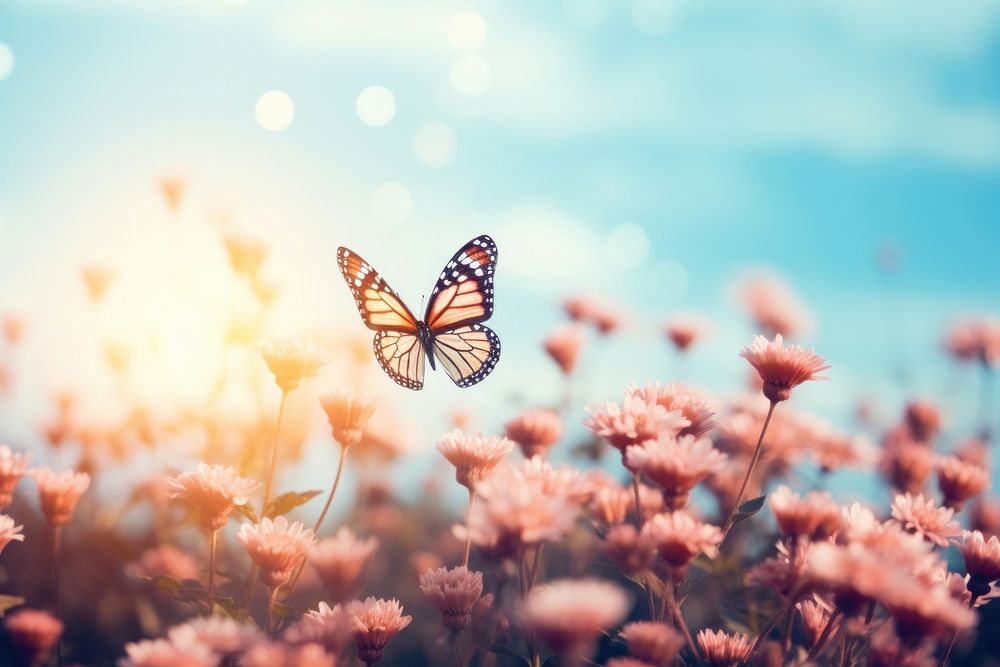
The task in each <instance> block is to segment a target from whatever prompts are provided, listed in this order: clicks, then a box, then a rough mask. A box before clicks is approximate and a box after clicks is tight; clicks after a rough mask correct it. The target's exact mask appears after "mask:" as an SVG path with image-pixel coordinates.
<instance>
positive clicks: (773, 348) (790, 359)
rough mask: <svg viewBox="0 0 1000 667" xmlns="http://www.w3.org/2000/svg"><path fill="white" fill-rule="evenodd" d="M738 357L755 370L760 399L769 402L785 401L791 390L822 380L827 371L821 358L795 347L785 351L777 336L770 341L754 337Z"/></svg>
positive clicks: (779, 336) (826, 365)
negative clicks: (757, 376) (762, 393)
mask: <svg viewBox="0 0 1000 667" xmlns="http://www.w3.org/2000/svg"><path fill="white" fill-rule="evenodd" d="M740 356H741V357H743V358H744V359H746V360H747V361H748V362H749V363H750V365H751V366H753V367H754V368H755V369H757V373H758V374H759V375H760V378H761V380H763V381H764V387H763V391H764V396H766V397H767V399H768V400H769V401H771V402H778V401H787V400H788V399H789V397H791V395H792V389H794V388H795V387H797V386H799V385H800V384H802V383H803V382H808V381H809V380H826V379H828V378H826V377H825V376H822V375H820V373H821V372H823V371H825V370H826V369H828V368H830V366H829V364H826V363H825V362H824V360H823V357H821V356H819V355H818V354H816V352H814V351H813V350H807V349H805V348H804V347H801V346H799V345H790V346H788V347H785V345H784V342H783V341H782V339H781V334H780V333H779V334H777V335H775V337H774V340H773V341H769V340H767V339H766V338H764V337H763V336H754V339H753V343H751V344H750V345H748V346H747V347H744V348H743V351H742V352H740Z"/></svg>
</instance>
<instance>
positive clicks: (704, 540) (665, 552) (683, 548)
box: [643, 510, 723, 576]
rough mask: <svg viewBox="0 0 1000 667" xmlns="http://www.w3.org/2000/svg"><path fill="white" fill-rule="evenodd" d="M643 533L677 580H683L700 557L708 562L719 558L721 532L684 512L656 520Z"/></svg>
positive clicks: (660, 515) (659, 515)
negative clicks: (695, 558)
mask: <svg viewBox="0 0 1000 667" xmlns="http://www.w3.org/2000/svg"><path fill="white" fill-rule="evenodd" d="M643 530H644V531H646V532H648V533H649V535H650V537H651V538H652V540H653V543H654V544H655V545H656V550H657V551H659V553H660V556H661V557H662V558H663V560H664V561H665V562H666V563H667V565H669V566H670V567H671V568H674V570H675V576H682V575H683V573H684V572H685V570H686V568H687V565H688V563H690V562H691V559H692V558H694V557H695V556H697V555H698V554H700V553H703V554H705V555H706V556H707V557H709V558H715V557H716V556H717V555H719V544H721V543H722V538H723V535H722V531H721V530H719V527H718V526H713V525H711V524H707V523H702V522H701V521H698V520H697V519H695V518H694V517H693V516H691V515H690V514H688V513H687V512H685V511H683V510H678V511H675V512H669V513H663V514H657V515H655V516H653V518H651V519H650V520H649V521H647V522H646V525H645V526H644V527H643Z"/></svg>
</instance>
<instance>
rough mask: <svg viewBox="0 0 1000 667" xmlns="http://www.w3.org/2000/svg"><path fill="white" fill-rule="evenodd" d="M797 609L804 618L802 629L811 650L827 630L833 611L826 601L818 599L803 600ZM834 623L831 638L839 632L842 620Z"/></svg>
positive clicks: (797, 605)
mask: <svg viewBox="0 0 1000 667" xmlns="http://www.w3.org/2000/svg"><path fill="white" fill-rule="evenodd" d="M795 607H796V609H798V611H799V616H800V617H801V618H802V629H803V630H805V635H806V646H808V647H810V648H811V647H813V646H815V645H816V642H818V641H819V638H820V636H822V634H823V630H825V629H826V626H827V623H829V622H830V616H831V615H832V614H833V609H832V608H831V607H830V606H829V605H828V604H827V603H826V602H825V601H823V600H822V599H821V598H817V597H814V598H813V599H811V600H803V601H802V602H799V603H797V604H796V605H795ZM833 623H834V625H833V628H832V630H831V634H830V635H829V636H833V635H832V633H834V632H836V631H837V628H838V627H839V625H840V620H839V619H838V620H835V621H834V622H833Z"/></svg>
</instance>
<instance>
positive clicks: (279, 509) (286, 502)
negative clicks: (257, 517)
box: [264, 491, 323, 519]
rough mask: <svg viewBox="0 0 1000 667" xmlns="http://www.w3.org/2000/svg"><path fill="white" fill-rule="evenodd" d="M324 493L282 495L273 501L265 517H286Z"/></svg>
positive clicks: (303, 492) (293, 492) (308, 492)
mask: <svg viewBox="0 0 1000 667" xmlns="http://www.w3.org/2000/svg"><path fill="white" fill-rule="evenodd" d="M321 493H323V492H322V491H289V492H288V493H282V494H281V495H280V496H278V497H277V498H275V499H274V500H272V501H271V502H270V503H269V504H268V506H267V511H266V512H264V516H267V517H270V518H272V519H273V518H274V517H276V516H284V515H285V514H288V513H289V512H291V511H292V510H293V509H295V508H296V507H299V506H300V505H305V504H306V503H307V502H309V501H310V500H312V499H313V498H315V497H316V496H318V495H319V494H321Z"/></svg>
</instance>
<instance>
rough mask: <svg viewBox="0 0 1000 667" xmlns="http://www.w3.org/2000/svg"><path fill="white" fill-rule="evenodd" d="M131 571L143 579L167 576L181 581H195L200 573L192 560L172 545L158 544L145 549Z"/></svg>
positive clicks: (199, 569)
mask: <svg viewBox="0 0 1000 667" xmlns="http://www.w3.org/2000/svg"><path fill="white" fill-rule="evenodd" d="M132 569H133V570H134V571H135V572H137V573H138V574H141V575H142V576H144V577H158V576H160V575H167V576H169V577H173V578H174V579H178V580H181V581H183V580H184V579H197V578H198V575H199V573H200V572H201V568H200V567H199V565H198V563H197V562H196V561H195V559H194V558H192V557H191V556H190V555H189V554H188V553H187V552H186V551H184V550H182V549H178V548H177V547H175V546H174V545H172V544H160V545H159V546H155V547H151V548H149V549H146V550H145V551H143V552H142V555H141V556H139V560H138V561H137V562H136V563H134V564H133V566H132Z"/></svg>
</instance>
